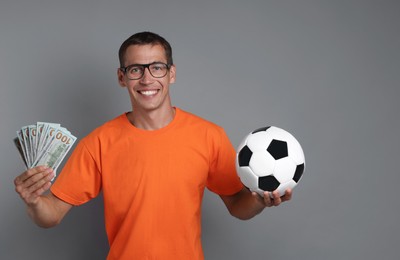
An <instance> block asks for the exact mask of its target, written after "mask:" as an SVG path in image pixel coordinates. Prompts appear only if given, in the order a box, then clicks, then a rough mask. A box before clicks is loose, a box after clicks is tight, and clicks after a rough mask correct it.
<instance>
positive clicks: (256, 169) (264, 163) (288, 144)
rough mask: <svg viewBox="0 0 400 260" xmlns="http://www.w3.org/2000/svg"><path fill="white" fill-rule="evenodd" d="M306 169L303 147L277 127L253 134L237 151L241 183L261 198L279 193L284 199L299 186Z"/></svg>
mask: <svg viewBox="0 0 400 260" xmlns="http://www.w3.org/2000/svg"><path fill="white" fill-rule="evenodd" d="M304 169H305V159H304V153H303V149H302V148H301V146H300V143H299V142H298V141H297V140H296V138H294V136H293V135H291V134H290V133H289V132H287V131H285V130H283V129H281V128H278V127H275V126H267V127H263V128H259V129H257V130H255V131H253V132H251V133H250V134H248V135H247V136H246V137H245V138H244V139H243V141H242V142H241V144H240V145H239V147H238V149H237V156H236V170H237V172H238V175H239V177H240V180H241V181H242V183H243V184H244V185H245V186H246V187H247V188H249V189H250V190H251V191H255V192H257V193H259V194H260V195H263V193H264V192H265V191H268V192H272V191H274V190H278V192H279V195H280V196H283V195H284V194H285V190H286V189H287V188H294V187H295V186H296V185H297V183H298V182H299V180H300V178H301V177H302V175H303V172H304Z"/></svg>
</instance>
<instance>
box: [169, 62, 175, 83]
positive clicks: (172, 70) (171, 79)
mask: <svg viewBox="0 0 400 260" xmlns="http://www.w3.org/2000/svg"><path fill="white" fill-rule="evenodd" d="M175 80H176V67H175V65H174V64H173V65H171V68H170V69H169V83H175Z"/></svg>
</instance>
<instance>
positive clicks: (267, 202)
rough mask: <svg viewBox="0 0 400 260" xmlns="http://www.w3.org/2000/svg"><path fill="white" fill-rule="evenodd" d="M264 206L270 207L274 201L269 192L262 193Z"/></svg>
mask: <svg viewBox="0 0 400 260" xmlns="http://www.w3.org/2000/svg"><path fill="white" fill-rule="evenodd" d="M264 205H265V206H266V207H272V206H273V205H274V201H273V198H272V195H271V193H270V192H268V191H266V192H264Z"/></svg>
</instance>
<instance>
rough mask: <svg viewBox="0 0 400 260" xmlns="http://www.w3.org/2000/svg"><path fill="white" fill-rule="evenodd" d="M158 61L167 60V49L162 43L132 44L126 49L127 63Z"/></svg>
mask: <svg viewBox="0 0 400 260" xmlns="http://www.w3.org/2000/svg"><path fill="white" fill-rule="evenodd" d="M156 61H160V62H164V63H166V62H167V58H166V55H165V50H164V48H163V47H162V46H161V45H158V44H157V45H150V44H146V45H131V46H129V47H128V48H127V49H126V52H125V65H129V64H134V63H139V64H147V63H152V62H156Z"/></svg>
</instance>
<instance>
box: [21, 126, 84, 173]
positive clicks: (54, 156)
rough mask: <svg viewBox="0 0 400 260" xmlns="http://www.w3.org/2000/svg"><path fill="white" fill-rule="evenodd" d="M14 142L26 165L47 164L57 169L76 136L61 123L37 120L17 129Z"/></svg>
mask: <svg viewBox="0 0 400 260" xmlns="http://www.w3.org/2000/svg"><path fill="white" fill-rule="evenodd" d="M16 134H17V137H16V138H14V139H13V142H14V144H15V146H16V148H17V150H18V152H19V154H20V156H21V158H22V160H23V162H24V164H25V166H26V168H27V169H28V168H33V167H35V166H39V165H47V166H48V167H51V168H52V169H53V170H54V171H56V170H57V168H58V166H59V165H60V164H61V162H62V160H63V159H64V158H65V156H66V155H67V153H68V152H69V150H70V149H71V147H72V146H73V144H74V143H75V141H76V139H77V138H76V137H75V136H74V135H72V134H71V132H70V131H69V130H68V129H66V128H65V127H61V125H60V124H56V123H47V122H37V123H36V124H32V125H27V126H23V127H22V128H21V129H19V130H18V131H16Z"/></svg>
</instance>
